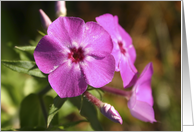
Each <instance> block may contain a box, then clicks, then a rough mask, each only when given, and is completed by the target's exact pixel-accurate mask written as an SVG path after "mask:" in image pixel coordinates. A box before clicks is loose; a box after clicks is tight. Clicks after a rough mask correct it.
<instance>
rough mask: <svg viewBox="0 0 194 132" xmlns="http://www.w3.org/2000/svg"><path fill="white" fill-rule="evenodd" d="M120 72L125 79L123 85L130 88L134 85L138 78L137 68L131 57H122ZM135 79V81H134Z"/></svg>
mask: <svg viewBox="0 0 194 132" xmlns="http://www.w3.org/2000/svg"><path fill="white" fill-rule="evenodd" d="M119 67H120V74H121V78H122V80H123V87H124V88H128V87H130V86H132V85H133V84H134V82H135V79H136V73H137V70H136V68H135V66H134V65H133V63H132V62H131V61H130V59H128V58H126V57H122V58H121V61H120V64H119ZM132 80H133V81H132Z"/></svg>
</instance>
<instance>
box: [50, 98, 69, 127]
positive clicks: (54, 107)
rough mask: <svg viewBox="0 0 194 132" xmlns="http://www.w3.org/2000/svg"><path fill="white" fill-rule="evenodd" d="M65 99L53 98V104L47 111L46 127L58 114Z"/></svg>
mask: <svg viewBox="0 0 194 132" xmlns="http://www.w3.org/2000/svg"><path fill="white" fill-rule="evenodd" d="M66 100H67V98H60V97H59V96H57V97H55V99H54V102H53V104H52V106H51V108H50V110H49V114H48V119H47V127H49V125H50V123H51V121H52V119H53V117H54V116H55V115H56V114H57V113H58V111H59V109H60V108H61V107H62V105H63V104H64V102H65V101H66Z"/></svg>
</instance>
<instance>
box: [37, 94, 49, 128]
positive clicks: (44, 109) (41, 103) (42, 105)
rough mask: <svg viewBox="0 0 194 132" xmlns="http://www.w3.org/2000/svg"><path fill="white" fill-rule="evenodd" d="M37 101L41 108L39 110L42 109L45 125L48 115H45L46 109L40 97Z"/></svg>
mask: <svg viewBox="0 0 194 132" xmlns="http://www.w3.org/2000/svg"><path fill="white" fill-rule="evenodd" d="M39 100H40V106H41V109H42V113H43V116H44V120H45V123H46V124H47V117H48V113H47V110H46V107H45V104H44V101H43V98H42V96H39Z"/></svg>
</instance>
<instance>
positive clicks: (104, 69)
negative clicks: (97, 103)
mask: <svg viewBox="0 0 194 132" xmlns="http://www.w3.org/2000/svg"><path fill="white" fill-rule="evenodd" d="M81 68H82V69H83V72H84V74H85V76H86V81H87V83H88V84H89V85H91V86H93V87H95V88H99V87H102V86H104V85H106V84H108V83H109V82H111V81H112V78H113V76H114V71H115V61H114V57H113V56H112V55H107V56H106V57H104V58H103V59H102V58H97V57H96V58H94V57H93V56H87V57H86V58H85V61H84V62H83V63H82V64H81Z"/></svg>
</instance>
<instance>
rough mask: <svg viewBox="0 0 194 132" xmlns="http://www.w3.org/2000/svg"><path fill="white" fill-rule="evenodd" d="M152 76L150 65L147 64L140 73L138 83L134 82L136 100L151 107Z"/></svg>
mask: <svg viewBox="0 0 194 132" xmlns="http://www.w3.org/2000/svg"><path fill="white" fill-rule="evenodd" d="M152 75H153V66H152V63H149V64H148V65H147V66H146V67H145V68H144V70H143V72H142V73H141V75H140V77H139V79H138V81H137V82H136V85H135V87H136V96H137V100H139V101H143V102H147V103H148V104H149V105H151V106H153V103H154V101H153V97H152V89H151V78H152Z"/></svg>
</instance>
